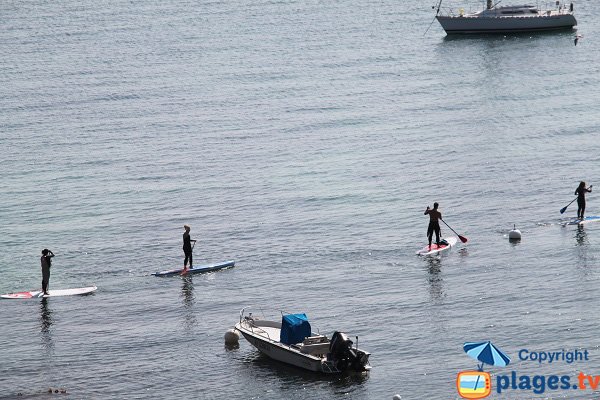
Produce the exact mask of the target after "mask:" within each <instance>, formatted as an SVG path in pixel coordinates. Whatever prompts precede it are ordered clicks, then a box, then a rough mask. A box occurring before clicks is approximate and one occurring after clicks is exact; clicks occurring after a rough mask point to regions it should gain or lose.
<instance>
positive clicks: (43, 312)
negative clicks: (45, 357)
mask: <svg viewBox="0 0 600 400" xmlns="http://www.w3.org/2000/svg"><path fill="white" fill-rule="evenodd" d="M52 322H53V321H52V310H51V309H50V307H49V306H48V299H47V298H43V299H42V301H41V302H40V337H41V339H42V347H43V348H44V349H45V350H46V351H48V352H52V351H53V350H54V341H53V340H52V330H51V328H52Z"/></svg>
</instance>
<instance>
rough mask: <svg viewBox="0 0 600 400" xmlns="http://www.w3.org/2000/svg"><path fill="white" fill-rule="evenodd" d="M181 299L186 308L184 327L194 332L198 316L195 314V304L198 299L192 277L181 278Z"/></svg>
mask: <svg viewBox="0 0 600 400" xmlns="http://www.w3.org/2000/svg"><path fill="white" fill-rule="evenodd" d="M181 282H182V286H181V299H182V303H183V306H184V310H183V312H184V315H183V317H184V321H183V325H184V327H185V329H186V330H190V331H191V330H192V329H193V328H194V326H195V325H196V315H195V314H194V304H195V303H196V297H195V296H194V281H193V280H192V277H191V275H187V276H183V277H182V278H181Z"/></svg>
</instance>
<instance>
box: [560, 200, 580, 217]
mask: <svg viewBox="0 0 600 400" xmlns="http://www.w3.org/2000/svg"><path fill="white" fill-rule="evenodd" d="M575 200H577V197H575V198H574V199H573V200H571V202H570V203H569V204H567V205H566V206H564V207H563V208H561V209H560V213H561V214H564V213H565V211H567V207H569V206H570V205H571V204H573V202H574V201H575Z"/></svg>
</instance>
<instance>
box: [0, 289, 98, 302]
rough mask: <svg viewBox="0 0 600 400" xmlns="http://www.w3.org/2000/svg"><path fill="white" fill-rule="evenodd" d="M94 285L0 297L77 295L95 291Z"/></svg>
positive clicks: (29, 297) (10, 294) (9, 294)
mask: <svg viewBox="0 0 600 400" xmlns="http://www.w3.org/2000/svg"><path fill="white" fill-rule="evenodd" d="M96 289H98V288H97V287H96V286H89V287H83V288H76V289H58V290H48V293H49V294H44V292H42V291H41V290H33V291H31V292H18V293H8V294H3V295H1V296H0V297H1V298H3V299H33V298H38V299H39V298H44V297H59V296H77V295H81V294H88V293H92V292H94V291H96Z"/></svg>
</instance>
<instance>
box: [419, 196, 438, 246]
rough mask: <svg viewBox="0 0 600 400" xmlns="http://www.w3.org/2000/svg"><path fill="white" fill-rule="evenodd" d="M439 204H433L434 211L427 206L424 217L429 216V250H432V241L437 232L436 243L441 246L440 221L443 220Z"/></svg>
mask: <svg viewBox="0 0 600 400" xmlns="http://www.w3.org/2000/svg"><path fill="white" fill-rule="evenodd" d="M438 206H439V204H438V203H433V210H432V209H431V208H429V206H427V209H426V210H425V212H424V213H423V215H427V214H429V226H428V227H427V238H428V239H429V248H430V249H431V239H432V238H433V233H434V232H435V243H436V244H437V245H438V246H439V245H440V219H442V213H441V212H439V211H438Z"/></svg>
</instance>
